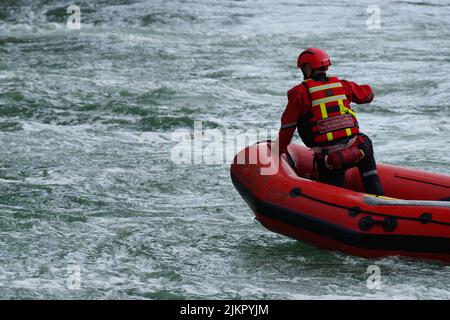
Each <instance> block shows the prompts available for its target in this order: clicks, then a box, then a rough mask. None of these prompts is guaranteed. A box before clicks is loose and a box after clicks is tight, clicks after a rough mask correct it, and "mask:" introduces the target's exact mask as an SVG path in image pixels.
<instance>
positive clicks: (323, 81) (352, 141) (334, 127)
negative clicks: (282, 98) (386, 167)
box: [278, 48, 384, 195]
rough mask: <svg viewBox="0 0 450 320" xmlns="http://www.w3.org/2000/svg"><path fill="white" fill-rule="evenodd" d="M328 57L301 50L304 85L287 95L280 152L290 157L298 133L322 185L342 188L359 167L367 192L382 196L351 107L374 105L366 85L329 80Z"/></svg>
mask: <svg viewBox="0 0 450 320" xmlns="http://www.w3.org/2000/svg"><path fill="white" fill-rule="evenodd" d="M330 65H331V62H330V58H329V56H328V54H326V53H325V52H324V51H322V50H320V49H316V48H309V49H306V50H305V51H303V52H302V53H301V54H300V56H299V58H298V63H297V66H298V68H300V69H301V70H302V72H303V76H304V79H305V81H304V82H302V83H301V84H300V85H297V86H295V87H294V88H292V89H291V90H289V91H288V104H287V106H286V109H285V111H284V113H283V115H282V117H281V129H280V133H279V138H278V147H279V153H280V154H282V153H285V152H287V146H288V145H289V143H290V141H291V139H292V136H293V134H294V132H295V129H296V128H297V129H298V132H299V134H300V137H301V138H302V140H303V142H304V143H305V145H307V146H308V147H311V148H313V150H314V162H315V165H316V166H317V170H318V174H319V181H321V182H325V183H330V184H334V185H337V186H343V184H344V176H345V171H346V170H347V169H349V168H351V167H354V166H357V167H358V169H359V172H360V174H361V178H362V181H363V184H364V188H365V190H366V192H368V193H373V194H379V195H381V194H383V193H384V192H383V188H382V186H381V183H380V179H379V177H378V175H377V169H376V162H375V158H374V155H373V147H372V142H371V140H370V139H369V138H368V137H367V136H366V135H364V134H363V133H361V132H360V131H359V125H358V120H357V116H356V114H355V112H354V111H353V110H352V109H351V107H350V103H351V102H355V103H358V104H361V103H370V102H372V100H373V98H374V95H373V92H372V89H371V88H370V86H368V85H362V86H360V85H357V84H356V83H354V82H350V81H346V80H341V79H339V78H337V77H328V76H327V74H326V71H327V70H328V66H330Z"/></svg>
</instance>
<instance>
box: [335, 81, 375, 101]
mask: <svg viewBox="0 0 450 320" xmlns="http://www.w3.org/2000/svg"><path fill="white" fill-rule="evenodd" d="M341 83H342V86H343V87H344V90H345V92H346V96H347V99H349V102H354V103H357V104H362V103H370V102H372V101H373V98H374V95H373V91H372V88H371V87H370V86H369V85H367V84H364V85H358V84H356V83H355V82H351V81H347V80H341Z"/></svg>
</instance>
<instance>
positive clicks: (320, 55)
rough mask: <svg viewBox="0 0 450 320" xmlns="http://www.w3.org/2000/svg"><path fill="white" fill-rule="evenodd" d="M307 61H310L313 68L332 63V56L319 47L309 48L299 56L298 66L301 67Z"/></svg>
mask: <svg viewBox="0 0 450 320" xmlns="http://www.w3.org/2000/svg"><path fill="white" fill-rule="evenodd" d="M305 63H309V64H310V65H311V67H312V68H313V69H319V68H322V67H325V68H326V69H327V70H328V66H329V65H331V61H330V56H329V55H328V53H326V52H325V51H323V50H320V49H318V48H308V49H306V50H305V51H303V52H302V53H300V55H299V56H298V60H297V68H301V67H302V66H303V65H304V64H305Z"/></svg>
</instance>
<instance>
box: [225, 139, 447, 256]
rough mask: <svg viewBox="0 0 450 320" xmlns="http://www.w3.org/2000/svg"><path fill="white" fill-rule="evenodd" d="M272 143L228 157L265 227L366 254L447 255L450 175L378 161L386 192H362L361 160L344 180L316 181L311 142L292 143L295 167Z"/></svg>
mask: <svg viewBox="0 0 450 320" xmlns="http://www.w3.org/2000/svg"><path fill="white" fill-rule="evenodd" d="M270 147H271V143H270V142H262V143H258V144H255V145H253V146H250V147H248V148H246V149H244V150H242V151H241V152H240V153H238V155H236V157H235V159H234V161H233V164H232V165H231V178H232V181H233V184H234V186H235V187H236V189H237V190H238V191H239V193H240V194H241V196H242V197H243V198H244V200H245V201H246V202H247V203H248V205H249V206H250V208H251V209H252V210H253V212H254V214H255V216H256V218H257V220H258V221H259V222H260V223H261V224H262V225H263V226H264V227H266V228H267V229H269V230H271V231H274V232H277V233H280V234H283V235H286V236H288V237H291V238H294V239H297V240H300V241H304V242H306V243H309V244H312V245H314V246H316V247H318V248H321V249H327V250H337V251H341V252H344V253H347V254H351V255H356V256H361V257H365V258H378V257H384V256H390V255H400V256H409V257H415V258H422V259H432V260H441V261H446V262H450V176H447V175H441V174H434V173H428V172H423V171H419V170H414V169H407V168H401V167H396V166H391V165H384V164H378V174H379V176H380V179H381V182H382V184H383V187H384V190H385V193H386V197H377V196H373V195H369V194H366V193H363V187H362V183H361V179H360V177H359V173H358V170H357V169H356V168H353V169H351V170H348V171H347V173H346V177H345V188H339V187H335V186H332V185H327V184H323V183H320V182H317V181H314V178H315V174H314V172H313V161H312V159H313V155H312V151H310V150H309V149H307V148H306V147H303V146H300V145H294V144H291V145H290V146H289V153H290V155H291V157H292V158H293V160H294V162H295V163H296V165H295V168H293V167H292V166H291V165H290V164H289V162H288V161H287V158H286V155H282V157H281V158H278V157H271V150H270ZM251 155H256V156H253V161H252V156H251ZM243 159H244V160H245V161H243ZM268 163H271V165H272V166H275V167H277V166H278V167H279V170H277V171H276V174H271V175H270V174H269V175H266V174H261V172H262V171H261V170H267V168H268V167H269V165H268Z"/></svg>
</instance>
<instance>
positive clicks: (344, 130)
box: [303, 77, 359, 144]
mask: <svg viewBox="0 0 450 320" xmlns="http://www.w3.org/2000/svg"><path fill="white" fill-rule="evenodd" d="M303 83H304V85H305V86H306V87H307V88H308V92H309V96H310V98H311V114H312V116H311V118H310V125H311V130H312V136H313V139H314V142H315V143H316V144H322V143H325V142H331V141H335V140H339V139H341V138H345V137H350V136H353V135H355V134H357V133H358V132H359V126H358V121H357V120H356V114H355V112H354V111H353V110H352V109H351V108H350V103H349V101H348V99H347V97H346V95H345V90H344V88H343V87H342V84H341V82H340V81H339V79H338V78H337V77H330V78H328V81H326V82H323V81H315V80H313V79H307V80H305V81H304V82H303Z"/></svg>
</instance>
